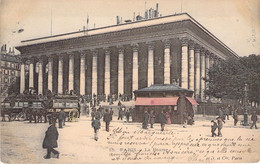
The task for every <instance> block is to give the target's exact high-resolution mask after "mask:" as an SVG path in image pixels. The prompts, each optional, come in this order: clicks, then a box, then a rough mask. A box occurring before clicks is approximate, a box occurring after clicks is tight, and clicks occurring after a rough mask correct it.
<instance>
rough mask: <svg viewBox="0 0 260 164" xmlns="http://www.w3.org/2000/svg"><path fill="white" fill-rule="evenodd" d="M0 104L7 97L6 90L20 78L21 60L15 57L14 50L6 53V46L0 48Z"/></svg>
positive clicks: (17, 56)
mask: <svg viewBox="0 0 260 164" xmlns="http://www.w3.org/2000/svg"><path fill="white" fill-rule="evenodd" d="M0 63H1V65H0V102H2V101H3V100H4V99H5V97H7V96H8V93H7V91H8V88H9V87H10V86H11V85H12V84H14V83H15V82H16V80H19V78H20V64H21V59H20V56H19V55H15V52H14V49H12V50H11V48H10V49H9V51H7V49H6V45H3V46H2V47H1V53H0Z"/></svg>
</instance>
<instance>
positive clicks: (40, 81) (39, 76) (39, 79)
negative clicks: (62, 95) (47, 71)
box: [38, 58, 43, 95]
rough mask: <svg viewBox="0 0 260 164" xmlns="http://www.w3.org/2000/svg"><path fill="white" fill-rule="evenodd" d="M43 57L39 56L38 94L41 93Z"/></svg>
mask: <svg viewBox="0 0 260 164" xmlns="http://www.w3.org/2000/svg"><path fill="white" fill-rule="evenodd" d="M42 65H43V59H42V58H39V71H38V73H39V74H38V95H40V94H41V95H42V94H43V66H42Z"/></svg>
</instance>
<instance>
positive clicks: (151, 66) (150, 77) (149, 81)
mask: <svg viewBox="0 0 260 164" xmlns="http://www.w3.org/2000/svg"><path fill="white" fill-rule="evenodd" d="M153 49H154V43H153V42H149V43H148V77H147V86H148V87H149V86H150V85H153V84H154V55H153Z"/></svg>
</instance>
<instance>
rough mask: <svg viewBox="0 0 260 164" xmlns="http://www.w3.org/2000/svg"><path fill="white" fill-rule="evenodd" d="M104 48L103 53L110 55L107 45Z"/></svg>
mask: <svg viewBox="0 0 260 164" xmlns="http://www.w3.org/2000/svg"><path fill="white" fill-rule="evenodd" d="M104 50H105V55H110V53H111V50H110V48H109V47H106V48H105V49H104Z"/></svg>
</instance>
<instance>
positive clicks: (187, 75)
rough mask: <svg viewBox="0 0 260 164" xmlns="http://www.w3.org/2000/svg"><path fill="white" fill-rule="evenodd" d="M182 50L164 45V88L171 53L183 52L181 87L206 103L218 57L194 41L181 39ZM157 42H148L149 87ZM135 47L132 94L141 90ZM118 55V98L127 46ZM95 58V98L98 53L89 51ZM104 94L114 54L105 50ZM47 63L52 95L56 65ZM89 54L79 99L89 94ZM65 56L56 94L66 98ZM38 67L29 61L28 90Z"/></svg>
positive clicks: (71, 72) (60, 58)
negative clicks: (209, 78) (210, 71)
mask: <svg viewBox="0 0 260 164" xmlns="http://www.w3.org/2000/svg"><path fill="white" fill-rule="evenodd" d="M180 41H181V47H172V48H171V41H170V39H165V40H163V41H162V43H163V44H164V47H163V48H164V50H163V54H162V55H163V58H164V63H163V67H164V68H163V76H164V77H163V82H164V84H170V83H171V65H172V64H173V63H172V61H171V59H172V58H171V56H172V55H173V53H172V52H171V50H172V49H178V48H180V49H181V54H180V56H181V58H180V59H181V60H180V61H179V63H180V67H181V75H180V79H179V85H180V86H181V87H182V88H185V89H190V90H193V91H194V95H195V98H196V99H201V100H205V95H204V90H205V89H206V87H207V84H206V82H205V81H204V79H205V78H207V72H208V69H209V67H210V66H212V65H213V64H214V62H215V60H216V59H218V57H217V56H216V55H214V54H213V53H210V51H208V50H206V49H205V48H203V47H202V46H200V45H198V44H196V43H194V42H193V41H191V40H188V39H187V38H182V39H181V40H180ZM154 43H155V42H154V41H152V42H147V43H146V44H147V86H150V85H152V84H154V81H155V80H154V79H155V78H156V77H154V72H155V70H154V69H155V67H154V63H155V61H154V60H155V57H154V47H155V46H154ZM131 47H132V59H131V60H132V68H131V69H132V70H131V72H132V78H131V79H132V82H131V85H132V86H131V88H132V91H134V90H137V89H140V87H139V86H138V83H139V78H138V76H139V71H140V70H139V64H142V63H140V61H139V53H140V51H139V44H138V43H134V44H131ZM116 48H117V51H118V63H117V67H118V72H117V75H118V78H117V79H118V94H124V91H125V89H124V86H125V84H124V83H125V80H124V78H125V73H124V72H125V68H124V60H125V50H124V46H123V45H120V46H117V47H116ZM90 52H91V55H92V73H91V76H92V82H91V83H92V86H91V91H92V95H93V94H96V95H97V94H98V57H99V56H98V51H97V50H96V49H94V50H90ZM104 52H105V55H104V60H105V62H104V64H105V65H104V66H102V67H104V94H105V95H108V94H111V89H110V88H111V61H110V59H111V50H110V48H109V47H106V48H104ZM47 59H48V61H47V63H48V67H47V68H48V78H47V89H48V90H50V91H53V88H54V86H53V83H54V81H53V76H54V75H53V74H54V70H53V69H54V61H53V57H52V56H47ZM68 60H69V61H68V63H69V67H68V72H67V73H68V90H69V91H70V90H75V88H74V87H75V85H74V78H75V75H74V66H75V55H74V54H73V53H70V54H69V57H68ZM86 60H87V59H86V53H84V52H83V51H80V63H79V69H80V71H79V78H80V80H79V81H80V83H79V85H80V89H79V93H80V95H85V94H86V82H85V81H86V80H87V77H86ZM38 62H39V64H38V94H44V93H43V88H44V85H43V72H44V70H43V68H44V67H43V64H44V62H43V60H42V59H41V57H40V58H38ZM63 62H64V56H63V55H62V54H60V55H58V62H57V67H56V68H57V69H58V71H57V72H58V75H57V82H58V85H57V86H58V87H57V93H58V94H64V92H63V91H64V89H63V85H64V81H63V80H64V77H63V76H64V68H63V67H64V66H63ZM34 64H35V63H34V62H32V61H31V60H30V63H29V87H34V85H35V84H34V78H35V77H34V71H35V69H34V67H35V65H34ZM24 90H25V63H22V64H21V79H20V92H21V93H22V92H23V91H24Z"/></svg>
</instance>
